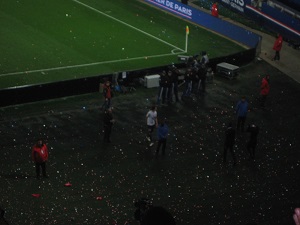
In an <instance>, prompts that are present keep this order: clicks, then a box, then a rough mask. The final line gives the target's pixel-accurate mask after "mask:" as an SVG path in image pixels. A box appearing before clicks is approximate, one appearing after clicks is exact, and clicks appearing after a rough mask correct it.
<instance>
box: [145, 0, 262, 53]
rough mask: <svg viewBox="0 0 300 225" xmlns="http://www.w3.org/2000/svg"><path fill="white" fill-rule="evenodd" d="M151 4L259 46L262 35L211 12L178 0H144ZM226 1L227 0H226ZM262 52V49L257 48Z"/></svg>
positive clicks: (250, 45) (231, 37)
mask: <svg viewBox="0 0 300 225" xmlns="http://www.w3.org/2000/svg"><path fill="white" fill-rule="evenodd" d="M144 1H145V2H147V3H150V4H151V5H154V6H156V7H159V8H161V9H163V10H166V11H168V12H170V13H173V14H175V15H177V16H180V17H181V18H183V19H186V20H189V21H191V22H194V23H197V24H198V25H200V26H203V27H205V28H207V29H209V30H212V31H214V32H216V33H219V34H221V35H223V36H226V37H228V38H230V39H232V40H235V41H237V42H239V43H241V44H243V45H245V46H248V47H249V48H257V47H259V46H260V45H259V42H260V41H261V36H260V35H258V34H255V33H253V32H251V31H249V30H247V29H244V28H242V27H239V26H236V25H234V24H231V23H229V22H227V21H224V20H221V19H219V18H215V17H213V16H211V15H210V14H208V13H206V12H203V11H200V10H198V9H196V8H193V7H191V6H189V5H185V4H182V3H180V2H178V1H176V0H144ZM224 1H225V0H224ZM257 50H258V51H259V52H260V49H257Z"/></svg>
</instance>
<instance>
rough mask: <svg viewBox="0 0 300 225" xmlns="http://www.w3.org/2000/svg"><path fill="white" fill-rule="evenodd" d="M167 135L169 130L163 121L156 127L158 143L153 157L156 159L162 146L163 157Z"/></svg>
mask: <svg viewBox="0 0 300 225" xmlns="http://www.w3.org/2000/svg"><path fill="white" fill-rule="evenodd" d="M168 134H169V128H168V126H167V124H166V123H165V121H164V120H162V121H160V124H159V126H158V127H157V136H158V143H157V148H156V153H155V157H156V158H157V157H158V153H159V150H160V147H161V146H162V155H163V156H164V155H165V151H166V145H167V137H168Z"/></svg>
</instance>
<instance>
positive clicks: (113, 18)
mask: <svg viewBox="0 0 300 225" xmlns="http://www.w3.org/2000/svg"><path fill="white" fill-rule="evenodd" d="M72 1H73V2H77V3H78V4H80V5H83V6H85V7H86V8H89V9H91V10H93V11H95V12H97V13H100V14H102V15H104V16H106V17H108V18H110V19H112V20H115V21H117V22H119V23H122V24H123V25H125V26H127V27H130V28H132V29H134V30H137V31H139V32H141V33H143V34H145V35H147V36H149V37H152V38H154V39H156V40H158V41H160V42H162V43H164V44H166V45H169V46H171V47H173V48H176V49H178V50H181V51H184V50H183V49H181V48H179V47H177V46H175V45H172V44H170V43H168V42H166V41H164V40H162V39H160V38H158V37H155V36H154V35H152V34H149V33H147V32H145V31H143V30H141V29H139V28H136V27H134V26H132V25H130V24H128V23H125V22H124V21H122V20H119V19H117V18H115V17H112V16H110V15H108V14H106V13H104V12H102V11H100V10H98V9H95V8H93V7H91V6H89V5H87V4H84V3H82V2H80V1H78V0H72Z"/></svg>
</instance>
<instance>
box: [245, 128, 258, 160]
mask: <svg viewBox="0 0 300 225" xmlns="http://www.w3.org/2000/svg"><path fill="white" fill-rule="evenodd" d="M247 132H249V133H250V139H249V141H248V143H247V150H248V152H249V154H250V158H252V159H254V158H255V148H256V145H257V136H258V133H259V127H258V126H256V125H255V124H251V125H249V126H248V128H247Z"/></svg>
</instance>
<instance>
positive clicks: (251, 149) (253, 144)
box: [247, 141, 256, 159]
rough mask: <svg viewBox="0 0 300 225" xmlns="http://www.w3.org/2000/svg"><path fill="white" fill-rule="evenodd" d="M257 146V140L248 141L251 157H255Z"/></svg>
mask: <svg viewBox="0 0 300 225" xmlns="http://www.w3.org/2000/svg"><path fill="white" fill-rule="evenodd" d="M255 148H256V142H255V141H249V142H248V143H247V150H248V152H249V154H250V158H251V159H255Z"/></svg>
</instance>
